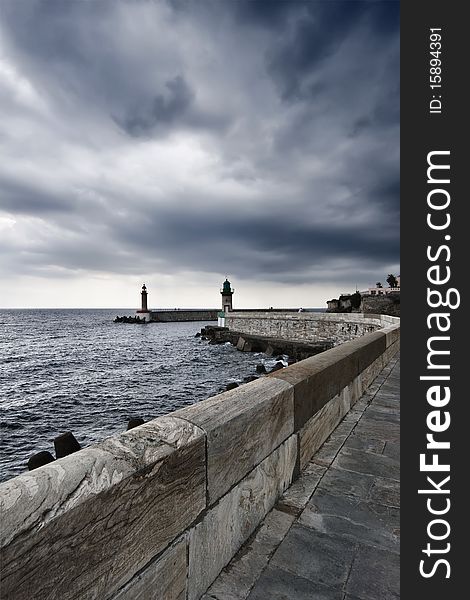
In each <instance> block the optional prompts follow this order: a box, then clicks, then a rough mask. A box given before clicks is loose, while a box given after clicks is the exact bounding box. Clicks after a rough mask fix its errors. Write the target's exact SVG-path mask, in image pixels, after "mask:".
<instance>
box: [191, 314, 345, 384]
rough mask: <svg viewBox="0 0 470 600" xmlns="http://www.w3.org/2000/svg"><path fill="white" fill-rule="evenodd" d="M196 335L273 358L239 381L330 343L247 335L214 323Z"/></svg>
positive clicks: (215, 342) (317, 352) (329, 345)
mask: <svg viewBox="0 0 470 600" xmlns="http://www.w3.org/2000/svg"><path fill="white" fill-rule="evenodd" d="M196 337H199V338H201V339H202V340H207V341H208V342H209V344H227V343H230V344H232V345H233V346H235V347H236V348H237V350H240V351H241V352H260V353H263V354H265V355H266V356H267V357H270V358H273V359H275V360H276V362H275V364H274V366H273V367H272V368H270V369H269V370H268V369H266V367H265V365H264V364H263V363H260V364H258V365H257V366H256V374H253V375H248V376H247V377H245V378H244V379H243V381H242V382H241V383H248V382H250V381H254V380H255V379H258V377H261V376H263V375H266V374H269V373H273V372H275V371H278V370H279V369H283V368H284V367H287V366H288V365H291V364H293V363H295V362H297V361H299V360H304V359H306V358H309V357H310V356H315V355H316V354H319V353H320V352H324V351H325V350H329V349H330V348H333V346H334V342H333V341H329V340H327V341H321V342H316V343H314V344H308V343H304V342H294V341H289V340H284V339H281V338H273V337H267V336H256V335H249V334H246V333H241V332H238V331H231V330H229V329H228V327H218V326H215V325H206V326H205V327H203V328H202V329H201V331H200V332H198V333H196ZM239 385H240V384H239V383H236V382H230V383H229V384H228V385H226V386H224V387H222V388H221V390H220V391H225V390H231V389H234V388H236V387H239Z"/></svg>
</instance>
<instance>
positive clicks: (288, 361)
mask: <svg viewBox="0 0 470 600" xmlns="http://www.w3.org/2000/svg"><path fill="white" fill-rule="evenodd" d="M296 362H297V361H296V359H295V358H294V357H293V356H289V358H288V359H287V364H288V365H293V364H294V363H296Z"/></svg>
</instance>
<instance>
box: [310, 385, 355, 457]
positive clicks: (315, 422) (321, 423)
mask: <svg viewBox="0 0 470 600" xmlns="http://www.w3.org/2000/svg"><path fill="white" fill-rule="evenodd" d="M349 409H350V401H349V394H348V393H347V390H343V392H342V393H341V394H339V395H337V396H335V397H334V398H333V399H332V400H330V401H329V402H328V403H327V404H325V406H323V408H321V409H320V410H319V411H318V412H317V413H316V414H315V415H314V416H313V417H312V418H311V419H310V420H309V421H307V423H306V424H305V425H304V427H302V429H301V430H300V431H299V441H300V450H299V454H300V468H301V469H303V468H304V467H305V466H306V464H307V463H308V462H309V461H310V459H311V458H312V456H313V455H314V454H315V452H316V451H317V450H318V449H319V448H320V446H321V445H322V444H323V442H324V441H325V440H326V439H327V438H328V437H329V436H330V434H331V433H332V431H333V430H334V429H335V428H336V427H337V425H339V423H340V422H341V420H342V418H343V417H344V415H345V414H346V413H347V412H348V411H349Z"/></svg>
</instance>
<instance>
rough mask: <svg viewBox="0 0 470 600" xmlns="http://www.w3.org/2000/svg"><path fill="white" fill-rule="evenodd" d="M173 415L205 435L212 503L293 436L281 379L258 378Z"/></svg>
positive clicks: (289, 400)
mask: <svg viewBox="0 0 470 600" xmlns="http://www.w3.org/2000/svg"><path fill="white" fill-rule="evenodd" d="M173 414H174V415H175V416H179V417H181V418H184V419H186V420H188V421H190V422H191V423H194V424H195V425H197V426H198V427H201V428H202V429H203V430H204V431H205V432H206V435H207V490H208V495H209V504H213V503H214V502H215V501H216V500H217V499H218V498H220V497H221V496H223V495H224V494H225V493H226V492H227V490H229V489H230V488H231V487H232V486H233V485H235V484H236V483H237V482H239V481H241V479H243V477H244V476H245V475H246V474H247V473H249V472H250V471H251V470H252V469H253V468H254V467H255V466H256V465H257V464H259V463H260V462H261V461H262V460H263V459H264V458H266V456H268V455H269V454H270V453H271V452H272V451H273V450H274V449H275V448H276V447H277V446H279V444H281V443H282V442H283V441H284V440H285V439H287V438H288V437H289V436H290V435H291V434H292V433H293V430H294V405H293V389H292V386H291V385H289V384H288V383H286V382H283V381H278V380H276V379H268V378H263V379H258V380H256V381H252V382H251V383H247V384H246V385H244V386H241V387H239V388H237V389H235V390H230V391H228V392H225V393H223V394H219V395H218V396H215V397H213V398H209V399H207V400H205V401H203V402H199V403H197V404H193V405H192V406H188V407H186V408H184V409H181V410H179V411H177V412H175V413H173Z"/></svg>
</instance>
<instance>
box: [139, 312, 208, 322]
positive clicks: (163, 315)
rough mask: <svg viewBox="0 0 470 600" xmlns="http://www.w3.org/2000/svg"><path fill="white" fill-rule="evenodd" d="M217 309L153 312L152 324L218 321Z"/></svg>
mask: <svg viewBox="0 0 470 600" xmlns="http://www.w3.org/2000/svg"><path fill="white" fill-rule="evenodd" d="M217 313H218V310H217V309H215V308H214V309H207V310H198V309H191V308H178V309H175V310H151V311H150V322H153V323H175V322H180V321H181V322H183V321H217Z"/></svg>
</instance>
